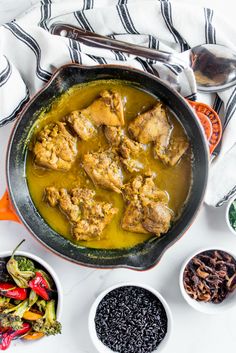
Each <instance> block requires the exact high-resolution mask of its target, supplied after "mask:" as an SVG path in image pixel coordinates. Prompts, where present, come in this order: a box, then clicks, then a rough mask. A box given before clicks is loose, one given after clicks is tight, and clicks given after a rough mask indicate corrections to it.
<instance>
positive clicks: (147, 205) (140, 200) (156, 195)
mask: <svg viewBox="0 0 236 353" xmlns="http://www.w3.org/2000/svg"><path fill="white" fill-rule="evenodd" d="M124 199H125V201H126V203H127V207H126V209H125V212H124V216H123V220H122V228H123V229H125V230H129V231H131V232H138V233H154V234H156V235H157V236H159V235H160V234H162V233H166V232H167V231H168V229H169V228H170V222H171V220H172V217H173V212H172V211H171V210H170V209H169V208H168V207H167V204H168V201H169V199H168V194H167V193H166V192H165V191H162V190H160V189H158V187H157V186H156V185H155V183H154V181H153V178H152V177H146V178H145V177H143V176H137V177H136V178H134V179H133V180H131V181H130V182H129V183H127V184H126V185H125V186H124Z"/></svg>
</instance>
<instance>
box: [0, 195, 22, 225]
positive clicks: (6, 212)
mask: <svg viewBox="0 0 236 353" xmlns="http://www.w3.org/2000/svg"><path fill="white" fill-rule="evenodd" d="M0 220H2V221H14V222H17V223H20V224H21V221H20V219H19V217H18V216H17V215H16V213H15V211H14V209H13V207H12V205H11V201H10V197H9V194H8V191H7V190H6V191H5V192H4V195H3V197H2V198H1V199H0Z"/></svg>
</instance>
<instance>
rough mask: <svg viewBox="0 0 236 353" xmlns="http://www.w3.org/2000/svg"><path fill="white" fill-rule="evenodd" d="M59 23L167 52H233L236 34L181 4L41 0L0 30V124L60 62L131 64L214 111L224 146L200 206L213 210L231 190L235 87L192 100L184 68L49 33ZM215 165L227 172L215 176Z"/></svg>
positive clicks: (234, 180) (205, 12)
mask: <svg viewBox="0 0 236 353" xmlns="http://www.w3.org/2000/svg"><path fill="white" fill-rule="evenodd" d="M58 22H62V23H67V24H71V25H75V26H78V27H81V28H84V29H87V30H90V31H94V32H97V33H100V34H102V35H107V36H111V37H112V38H116V39H120V40H123V41H127V42H131V43H137V44H139V45H143V46H147V47H150V48H156V49H160V50H165V51H169V52H176V53H181V52H184V51H186V50H188V49H189V48H191V47H193V46H196V45H198V44H202V43H217V44H223V45H226V46H228V47H230V48H232V49H235V50H236V31H235V29H234V28H232V27H231V26H230V24H229V23H227V21H225V19H224V18H223V17H222V14H220V15H217V14H216V13H214V11H213V10H211V9H209V8H203V7H199V6H195V5H193V4H186V2H185V3H181V2H180V1H178V2H175V1H173V3H172V2H170V1H167V0H165V1H157V0H155V1H154V0H146V1H144V0H69V1H66V2H65V1H63V0H42V1H41V3H40V4H38V5H35V6H34V7H33V8H31V9H30V10H28V11H27V12H26V13H24V14H23V15H22V16H20V17H19V18H17V19H16V20H14V21H12V22H10V23H6V24H4V25H2V26H1V27H0V126H3V125H5V124H7V123H9V122H11V121H13V120H14V119H15V118H16V117H17V113H19V112H20V111H21V109H22V108H23V106H24V105H25V103H26V102H27V101H28V100H29V98H30V96H32V95H33V94H34V93H35V92H36V91H37V90H39V89H40V88H41V87H42V86H43V85H44V84H45V82H47V81H48V80H49V79H50V77H51V75H52V73H53V71H55V69H57V68H58V67H60V66H61V65H63V64H67V63H69V62H73V63H75V62H76V63H80V64H84V65H97V64H119V65H128V66H132V67H136V68H138V69H141V70H144V71H147V72H149V73H152V74H154V75H158V76H160V77H161V78H163V79H165V80H167V81H169V82H170V83H171V84H172V85H173V86H178V87H179V89H180V93H181V94H182V95H183V96H184V97H186V98H189V99H196V98H197V99H198V100H199V101H204V102H206V103H208V104H212V106H213V108H214V109H215V110H216V111H217V112H218V113H219V114H220V117H221V119H222V124H223V129H224V134H223V141H222V144H221V151H220V154H219V156H218V157H217V158H216V161H215V162H214V163H213V164H214V165H213V166H212V168H211V172H210V183H209V187H208V192H207V198H206V201H207V203H209V204H211V205H215V206H216V205H218V206H219V205H221V204H222V202H224V201H225V200H226V199H228V198H229V197H230V195H231V194H232V193H233V192H235V189H236V188H235V185H236V167H234V164H235V158H234V156H235V155H236V153H235V151H236V144H235V142H236V88H235V87H233V88H230V89H228V90H226V91H224V92H220V93H218V94H217V95H214V96H212V95H207V94H204V95H203V94H201V95H200V94H198V95H197V91H196V83H195V79H194V75H193V72H192V70H191V69H190V68H189V67H188V64H187V63H186V64H182V63H181V64H180V63H179V62H176V63H174V64H173V65H170V64H163V63H160V62H158V61H154V60H144V59H142V58H139V57H134V56H131V55H127V54H124V53H122V52H114V51H112V50H104V49H99V48H96V49H95V48H91V47H89V46H86V45H84V44H83V43H80V42H79V41H75V40H72V39H68V38H64V37H59V36H53V35H51V34H50V32H49V29H50V26H51V25H52V24H54V23H58ZM229 151H230V152H229ZM226 161H227V166H226ZM230 165H231V169H229V167H230ZM222 166H223V168H226V167H227V171H228V173H222ZM233 168H234V170H233ZM223 170H224V169H223ZM231 173H232V175H231ZM226 174H228V175H227V180H224V177H225V175H226ZM216 186H217V187H216Z"/></svg>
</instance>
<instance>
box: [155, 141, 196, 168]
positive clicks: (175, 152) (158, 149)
mask: <svg viewBox="0 0 236 353" xmlns="http://www.w3.org/2000/svg"><path fill="white" fill-rule="evenodd" d="M188 147H189V142H188V141H187V139H186V138H184V137H178V138H173V139H171V141H170V143H169V145H168V146H167V147H162V146H160V145H159V144H156V145H155V146H154V157H155V158H159V159H160V160H161V161H162V162H164V163H165V164H167V165H170V166H171V167H173V166H174V165H176V164H177V163H178V161H179V160H180V159H181V157H182V156H183V155H184V153H185V152H186V151H187V149H188Z"/></svg>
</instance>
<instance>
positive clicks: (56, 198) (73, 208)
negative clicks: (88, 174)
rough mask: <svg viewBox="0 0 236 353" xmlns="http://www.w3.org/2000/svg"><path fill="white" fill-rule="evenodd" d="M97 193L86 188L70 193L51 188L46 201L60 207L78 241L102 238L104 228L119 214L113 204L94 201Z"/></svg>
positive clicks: (76, 189)
mask: <svg viewBox="0 0 236 353" xmlns="http://www.w3.org/2000/svg"><path fill="white" fill-rule="evenodd" d="M94 196H95V192H94V191H93V190H90V189H86V188H79V187H78V188H74V189H72V190H71V191H70V192H68V191H67V190H66V189H63V188H61V189H57V188H55V187H54V186H49V187H47V188H46V189H45V200H46V201H48V202H49V204H50V206H52V207H55V206H56V205H59V207H60V209H61V210H62V211H63V213H65V214H66V216H67V217H68V218H69V221H70V223H71V224H72V232H73V235H74V237H75V239H76V240H92V239H97V238H100V237H101V235H102V232H103V230H104V228H105V227H106V226H107V225H108V224H109V223H110V222H111V220H112V218H113V217H114V215H115V214H116V213H117V212H118V209H117V208H114V207H113V206H112V204H111V203H107V202H102V201H97V200H94Z"/></svg>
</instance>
